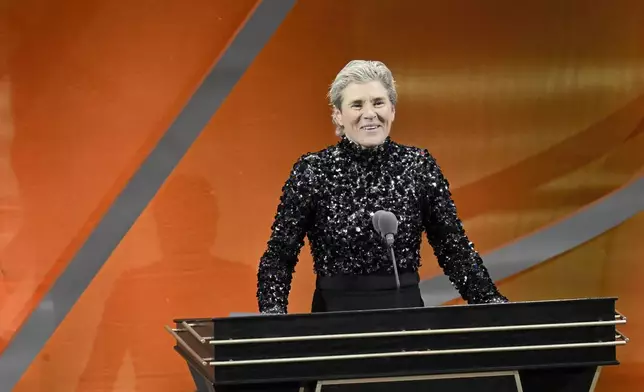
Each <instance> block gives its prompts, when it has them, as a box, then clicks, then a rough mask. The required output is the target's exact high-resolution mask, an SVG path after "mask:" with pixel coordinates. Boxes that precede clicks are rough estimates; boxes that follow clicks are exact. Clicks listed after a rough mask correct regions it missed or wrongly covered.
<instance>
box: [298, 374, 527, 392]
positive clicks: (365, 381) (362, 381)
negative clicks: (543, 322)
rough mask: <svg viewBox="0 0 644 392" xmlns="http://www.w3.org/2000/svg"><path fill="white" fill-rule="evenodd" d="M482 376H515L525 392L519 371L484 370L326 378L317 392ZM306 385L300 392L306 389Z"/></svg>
mask: <svg viewBox="0 0 644 392" xmlns="http://www.w3.org/2000/svg"><path fill="white" fill-rule="evenodd" d="M480 377H514V382H515V383H516V387H517V392H523V386H522V385H521V378H520V377H519V372H517V371H512V372H482V373H460V374H437V375H431V376H402V377H375V378H354V379H346V380H325V381H318V383H317V385H316V387H315V392H321V391H322V387H324V386H325V385H329V386H330V385H347V384H374V383H389V382H391V383H395V382H406V381H427V380H446V379H447V380H449V379H457V378H480ZM303 388H304V387H302V388H300V392H302V391H305V389H303Z"/></svg>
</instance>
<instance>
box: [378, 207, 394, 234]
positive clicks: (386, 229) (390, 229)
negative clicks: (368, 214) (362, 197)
mask: <svg viewBox="0 0 644 392" xmlns="http://www.w3.org/2000/svg"><path fill="white" fill-rule="evenodd" d="M378 227H379V228H380V230H379V233H380V235H381V236H383V237H387V236H388V235H396V233H398V218H396V215H394V214H393V212H390V211H383V213H382V214H381V215H380V217H379V218H378Z"/></svg>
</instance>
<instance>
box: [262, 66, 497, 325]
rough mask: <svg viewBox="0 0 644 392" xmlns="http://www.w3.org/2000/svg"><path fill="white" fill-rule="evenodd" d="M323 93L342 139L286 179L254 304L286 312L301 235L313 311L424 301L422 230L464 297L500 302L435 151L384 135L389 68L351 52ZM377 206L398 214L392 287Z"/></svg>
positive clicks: (392, 107)
mask: <svg viewBox="0 0 644 392" xmlns="http://www.w3.org/2000/svg"><path fill="white" fill-rule="evenodd" d="M328 95H329V101H330V104H331V105H332V108H333V112H332V120H333V123H334V124H335V126H336V134H337V135H338V136H340V141H339V142H338V143H337V144H335V145H333V146H330V147H328V148H326V149H324V150H321V151H318V152H315V153H308V154H305V155H303V156H302V157H300V158H299V159H298V160H297V162H296V163H295V165H294V166H293V169H292V171H291V174H290V177H289V178H288V180H287V181H286V184H285V185H284V188H283V194H282V197H281V200H280V204H279V206H278V208H277V214H276V216H275V221H274V223H273V225H272V235H271V237H270V239H269V241H268V247H267V249H266V252H265V253H264V255H263V256H262V258H261V260H260V263H259V270H258V288H257V299H258V304H259V310H260V312H262V313H281V314H285V313H286V312H287V305H288V295H289V292H290V288H291V280H292V274H293V272H294V269H295V265H296V263H297V260H298V255H299V252H300V250H301V248H302V246H303V245H304V237H305V236H308V239H309V243H310V246H311V253H312V255H313V260H314V267H315V272H316V274H317V281H316V290H315V294H314V298H313V304H312V309H311V310H312V312H325V311H343V310H361V309H384V308H402V307H421V306H423V301H422V297H421V294H420V288H419V286H418V284H419V275H418V269H419V267H420V245H421V241H422V233H423V231H424V232H426V234H427V238H428V240H429V243H430V245H431V246H432V247H433V249H434V253H435V255H436V257H437V259H438V262H439V264H440V266H441V267H442V268H443V270H444V272H445V274H446V275H447V276H448V277H449V279H450V281H451V282H452V284H453V285H454V286H455V287H456V289H457V290H458V291H459V293H460V294H461V296H462V297H463V298H464V299H465V300H467V301H468V303H488V302H507V299H506V298H505V297H504V296H503V295H501V294H500V293H499V291H498V290H497V288H496V286H495V284H494V282H493V281H492V279H491V278H490V276H489V274H488V272H487V269H486V268H485V267H484V266H483V262H482V260H481V258H480V256H479V255H478V253H477V252H476V250H475V249H474V247H473V245H472V243H471V242H470V241H469V239H468V238H467V236H466V234H465V232H464V230H463V226H462V224H461V221H460V219H459V217H458V215H457V212H456V208H455V206H454V202H453V201H452V198H451V194H450V190H449V184H448V182H447V180H446V179H445V178H444V177H443V174H442V172H441V170H440V168H439V166H438V164H437V163H436V160H435V159H434V158H433V157H432V155H431V154H430V153H429V152H428V151H427V150H424V149H420V148H416V147H409V146H404V145H401V144H398V143H395V142H394V141H392V140H391V138H390V137H389V133H390V131H391V125H392V123H393V122H394V118H395V114H396V101H397V93H396V86H395V81H394V79H393V76H392V74H391V71H390V70H389V69H388V68H387V67H386V66H385V65H384V64H383V63H381V62H378V61H362V60H356V61H351V62H350V63H348V64H347V65H346V66H345V67H344V68H343V69H342V70H341V71H340V73H338V75H337V76H336V78H335V80H334V82H333V83H332V85H331V88H330V91H329V94H328ZM379 210H388V211H390V212H392V213H393V214H395V215H396V217H397V219H398V222H399V226H398V232H397V233H398V234H397V235H396V239H395V243H394V245H393V249H394V254H395V259H396V265H397V272H398V274H399V279H398V281H399V284H400V287H399V288H397V282H396V279H395V278H394V268H393V264H392V260H391V259H390V258H389V253H388V248H387V245H386V244H385V243H384V242H383V241H382V239H381V237H380V235H379V234H378V233H377V232H376V231H375V230H374V226H373V223H372V216H373V214H374V213H375V212H376V211H379Z"/></svg>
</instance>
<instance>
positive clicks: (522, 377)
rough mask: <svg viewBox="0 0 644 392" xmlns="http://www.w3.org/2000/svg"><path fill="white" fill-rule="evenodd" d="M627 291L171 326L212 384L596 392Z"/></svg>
mask: <svg viewBox="0 0 644 392" xmlns="http://www.w3.org/2000/svg"><path fill="white" fill-rule="evenodd" d="M616 301H617V299H616V298H583V299H570V300H552V301H536V302H511V303H504V304H480V305H478V304H477V305H456V306H436V307H424V308H411V309H409V308H407V309H387V310H368V311H352V312H331V313H312V314H289V315H253V316H242V317H227V318H213V319H203V318H197V319H176V320H174V324H175V325H174V328H171V327H169V326H166V330H167V331H168V332H169V333H170V334H171V335H172V336H173V337H174V340H175V342H176V345H175V347H174V349H175V350H176V352H177V353H178V354H179V355H181V356H182V357H183V358H184V359H185V360H186V361H187V363H188V366H189V368H190V371H191V372H192V373H193V375H194V376H195V377H196V379H197V380H199V383H200V384H201V385H202V387H201V388H200V391H201V390H202V389H203V390H204V391H211V392H212V391H217V392H229V391H244V392H250V391H262V392H278V391H279V392H305V391H311V392H313V391H315V392H358V391H360V392H362V391H370V392H379V391H391V390H395V391H396V392H407V391H415V392H416V391H425V390H428V391H443V390H448V391H450V392H461V391H472V390H476V391H477V392H486V391H496V392H510V391H512V392H537V391H538V392H543V391H548V392H577V391H584V392H586V391H592V390H593V389H594V387H595V384H596V383H597V380H598V377H599V375H600V369H601V368H602V367H603V366H611V365H618V364H619V362H618V361H617V356H616V354H617V353H616V351H617V346H620V345H624V344H626V343H627V342H628V339H627V338H626V337H625V336H624V335H622V334H621V333H620V332H619V331H618V329H617V327H618V325H621V324H624V323H626V318H625V317H624V316H622V315H621V314H620V313H619V312H617V311H616V309H615V305H616Z"/></svg>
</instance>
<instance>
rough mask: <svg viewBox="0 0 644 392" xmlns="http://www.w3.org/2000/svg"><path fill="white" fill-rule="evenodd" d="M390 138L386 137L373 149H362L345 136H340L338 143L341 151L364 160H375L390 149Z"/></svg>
mask: <svg viewBox="0 0 644 392" xmlns="http://www.w3.org/2000/svg"><path fill="white" fill-rule="evenodd" d="M391 143H392V141H391V138H390V137H389V136H388V137H387V138H386V139H385V140H384V141H383V142H382V143H381V144H379V145H377V146H373V147H363V146H361V145H359V144H358V143H356V142H354V141H352V140H350V139H349V138H348V137H346V135H343V136H342V139H341V140H340V142H339V143H338V145H339V146H340V148H342V150H344V151H346V152H349V153H351V154H353V155H355V156H356V157H364V158H375V157H380V156H382V155H383V154H385V153H387V151H388V150H389V148H390V147H391Z"/></svg>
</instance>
